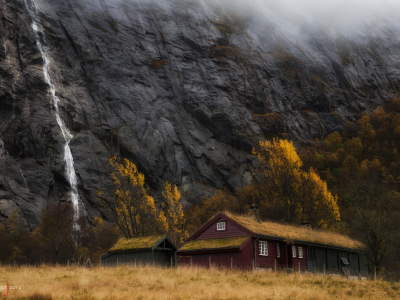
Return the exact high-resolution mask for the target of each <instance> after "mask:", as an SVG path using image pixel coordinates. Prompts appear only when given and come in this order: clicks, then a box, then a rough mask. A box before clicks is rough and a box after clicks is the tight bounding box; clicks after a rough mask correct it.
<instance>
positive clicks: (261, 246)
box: [258, 241, 268, 256]
mask: <svg viewBox="0 0 400 300" xmlns="http://www.w3.org/2000/svg"><path fill="white" fill-rule="evenodd" d="M258 254H259V255H262V256H268V244H267V242H266V241H259V242H258Z"/></svg>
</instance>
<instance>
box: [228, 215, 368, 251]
mask: <svg viewBox="0 0 400 300" xmlns="http://www.w3.org/2000/svg"><path fill="white" fill-rule="evenodd" d="M224 214H225V215H226V216H227V217H229V218H231V219H232V220H234V221H236V222H237V223H239V224H240V225H242V226H243V227H246V228H247V229H249V230H250V231H253V232H254V233H257V234H261V235H269V236H275V237H278V238H284V239H286V240H294V241H305V242H311V243H319V244H328V245H332V246H339V247H345V248H352V249H356V248H358V247H359V246H361V245H362V244H361V243H360V242H359V241H357V240H354V239H352V238H350V237H348V236H346V235H343V234H339V233H334V232H331V231H326V230H318V229H308V228H306V227H304V226H294V225H288V224H280V223H275V222H271V221H264V222H261V223H258V222H257V221H256V220H254V219H251V218H249V217H248V216H243V215H242V216H240V215H234V214H232V213H229V212H224Z"/></svg>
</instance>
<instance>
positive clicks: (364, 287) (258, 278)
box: [0, 266, 400, 300]
mask: <svg viewBox="0 0 400 300" xmlns="http://www.w3.org/2000/svg"><path fill="white" fill-rule="evenodd" d="M7 280H9V282H8V283H9V284H10V286H11V287H12V286H16V287H18V288H20V289H17V290H14V289H11V290H10V292H9V295H8V298H9V299H30V300H44V299H307V300H317V299H340V300H346V299H400V283H389V282H384V281H353V280H346V279H345V278H340V277H330V276H327V277H323V276H319V275H307V274H302V275H299V274H286V273H283V272H282V273H279V272H278V273H275V272H265V271H259V272H245V271H230V270H218V269H211V270H207V269H196V268H193V269H190V268H178V269H163V268H154V267H138V268H134V267H126V266H121V267H118V268H101V267H96V268H79V267H70V268H68V267H47V266H42V267H38V268H30V267H22V268H17V269H14V268H11V267H2V268H0V289H1V288H2V287H3V286H5V285H6V284H7ZM5 293H6V291H5V290H1V291H0V297H2V296H3V295H5ZM2 298H4V299H7V298H6V297H2Z"/></svg>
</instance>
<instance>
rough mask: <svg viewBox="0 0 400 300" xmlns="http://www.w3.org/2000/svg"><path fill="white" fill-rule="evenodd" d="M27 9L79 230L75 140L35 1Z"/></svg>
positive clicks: (27, 4) (29, 2)
mask: <svg viewBox="0 0 400 300" xmlns="http://www.w3.org/2000/svg"><path fill="white" fill-rule="evenodd" d="M24 2H25V6H26V9H27V10H28V12H29V15H30V16H31V18H32V28H33V32H34V34H35V38H36V44H37V46H38V48H39V50H40V53H41V55H42V59H43V61H44V65H43V74H44V78H45V80H46V83H47V84H48V85H49V87H50V94H51V97H52V99H53V109H54V114H55V116H56V120H57V124H58V126H59V127H60V129H61V132H62V135H63V137H64V139H65V146H64V161H65V165H66V170H65V171H66V176H67V179H68V182H69V184H70V185H71V202H72V205H73V208H74V221H75V227H76V228H78V225H77V224H76V221H77V219H78V217H79V215H80V207H79V205H80V203H79V202H80V201H79V193H78V185H77V181H76V173H75V169H74V159H73V157H72V153H71V148H70V147H69V142H70V141H71V139H72V138H73V135H72V134H71V132H70V131H69V130H68V128H67V127H66V126H65V125H64V123H63V121H62V119H61V116H60V111H59V103H60V99H59V98H58V97H57V95H56V89H55V86H54V85H53V83H52V82H51V77H50V73H49V68H50V58H49V54H48V49H47V46H46V36H45V34H44V32H43V27H42V24H41V22H40V20H39V18H38V17H37V8H36V5H35V2H34V0H24ZM82 206H83V204H82ZM83 208H84V206H83ZM83 212H84V214H85V215H86V212H85V209H83Z"/></svg>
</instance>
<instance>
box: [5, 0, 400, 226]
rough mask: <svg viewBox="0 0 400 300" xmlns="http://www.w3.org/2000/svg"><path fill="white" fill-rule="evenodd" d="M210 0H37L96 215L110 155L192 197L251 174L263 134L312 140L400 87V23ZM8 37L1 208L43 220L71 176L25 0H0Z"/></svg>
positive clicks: (84, 188)
mask: <svg viewBox="0 0 400 300" xmlns="http://www.w3.org/2000/svg"><path fill="white" fill-rule="evenodd" d="M212 2H215V1H207V0H165V1H156V0H151V1H147V0H107V1H106V0H37V1H36V6H37V9H38V17H39V19H40V22H41V24H42V26H43V29H42V33H43V34H44V35H45V37H46V47H47V48H48V55H49V57H50V75H51V78H52V82H53V84H54V85H55V87H56V95H57V96H58V97H59V99H60V103H59V107H60V114H61V116H62V119H63V122H64V123H65V125H66V126H67V127H68V128H69V130H70V131H71V133H72V134H73V135H74V138H73V139H72V140H71V142H70V144H69V146H70V148H71V151H72V155H73V158H74V167H75V171H76V174H77V178H78V190H79V196H80V200H81V201H82V203H83V204H84V206H85V209H86V212H87V216H88V219H89V220H91V221H92V220H93V218H95V217H97V216H100V215H103V214H104V212H103V211H102V210H101V209H100V208H98V207H97V203H96V192H97V191H98V190H100V189H101V190H103V191H105V192H106V193H109V192H110V190H111V183H110V179H109V176H108V175H107V171H108V157H110V156H111V155H116V154H117V155H121V156H123V157H127V158H129V159H132V160H134V161H135V163H136V164H137V165H138V166H139V168H140V170H141V171H142V172H143V173H144V174H145V176H146V180H147V182H148V184H149V186H150V187H151V188H154V189H156V188H157V187H159V186H161V185H162V184H163V183H164V182H165V181H166V180H169V181H172V182H173V183H175V184H177V185H179V186H180V187H181V191H182V192H183V193H184V196H185V198H186V200H188V201H190V200H191V199H194V198H196V197H201V196H203V195H208V194H210V193H212V191H213V189H216V188H218V189H220V188H228V189H230V190H233V189H234V188H240V187H242V186H244V185H247V184H248V183H249V181H250V180H251V178H252V172H253V171H254V168H256V167H257V161H256V160H255V159H254V157H253V156H252V155H251V149H252V147H253V146H254V145H256V144H257V143H258V141H259V140H263V139H265V138H271V137H272V136H275V135H278V136H279V135H281V136H289V137H291V138H292V139H294V140H295V141H297V142H298V143H307V142H308V141H309V140H311V139H313V138H317V137H323V136H324V135H326V134H327V133H330V132H332V131H334V130H340V128H341V124H342V122H343V121H346V120H355V119H356V118H357V117H358V116H359V115H360V113H362V112H363V111H366V110H370V109H373V108H374V107H376V106H377V105H378V104H380V103H383V102H384V101H385V100H390V99H391V98H392V97H393V96H394V95H397V93H398V88H399V80H400V63H399V60H400V49H399V46H398V43H399V40H400V30H399V29H400V26H398V25H396V24H394V25H393V24H383V25H381V26H380V27H376V25H374V26H372V25H371V26H367V25H366V27H364V30H357V29H354V28H353V32H351V34H350V33H349V30H347V31H344V30H343V31H330V30H327V29H323V28H321V27H319V26H317V25H313V24H312V23H310V22H306V21H304V22H301V23H296V24H295V23H291V22H290V21H288V20H285V19H282V18H279V17H278V16H277V15H274V14H273V12H268V11H265V12H257V13H256V12H254V11H253V14H252V13H248V14H245V15H238V14H237V12H235V11H234V10H232V9H230V8H229V7H228V8H227V7H224V6H220V5H216V4H212ZM0 43H1V45H0V78H1V82H0V219H1V218H4V217H7V216H9V215H10V214H11V213H12V211H13V209H15V208H19V211H20V213H21V215H22V216H24V218H25V219H26V220H27V222H28V224H29V226H31V227H34V226H35V224H37V223H38V220H39V215H40V211H41V210H42V209H43V208H46V207H47V205H48V204H49V203H58V202H60V201H70V193H71V187H70V183H69V181H68V178H67V177H66V175H65V173H66V172H65V168H66V166H65V159H64V147H65V139H64V138H63V136H62V132H61V130H60V127H59V126H58V124H57V121H56V116H55V112H54V106H53V104H52V99H51V93H50V92H49V86H48V84H46V80H45V78H44V74H43V65H44V61H43V58H42V56H41V53H40V51H39V48H38V46H37V43H36V41H35V37H34V33H33V29H32V18H31V16H30V15H29V13H28V11H27V7H26V2H25V0H0ZM106 217H107V216H106Z"/></svg>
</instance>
